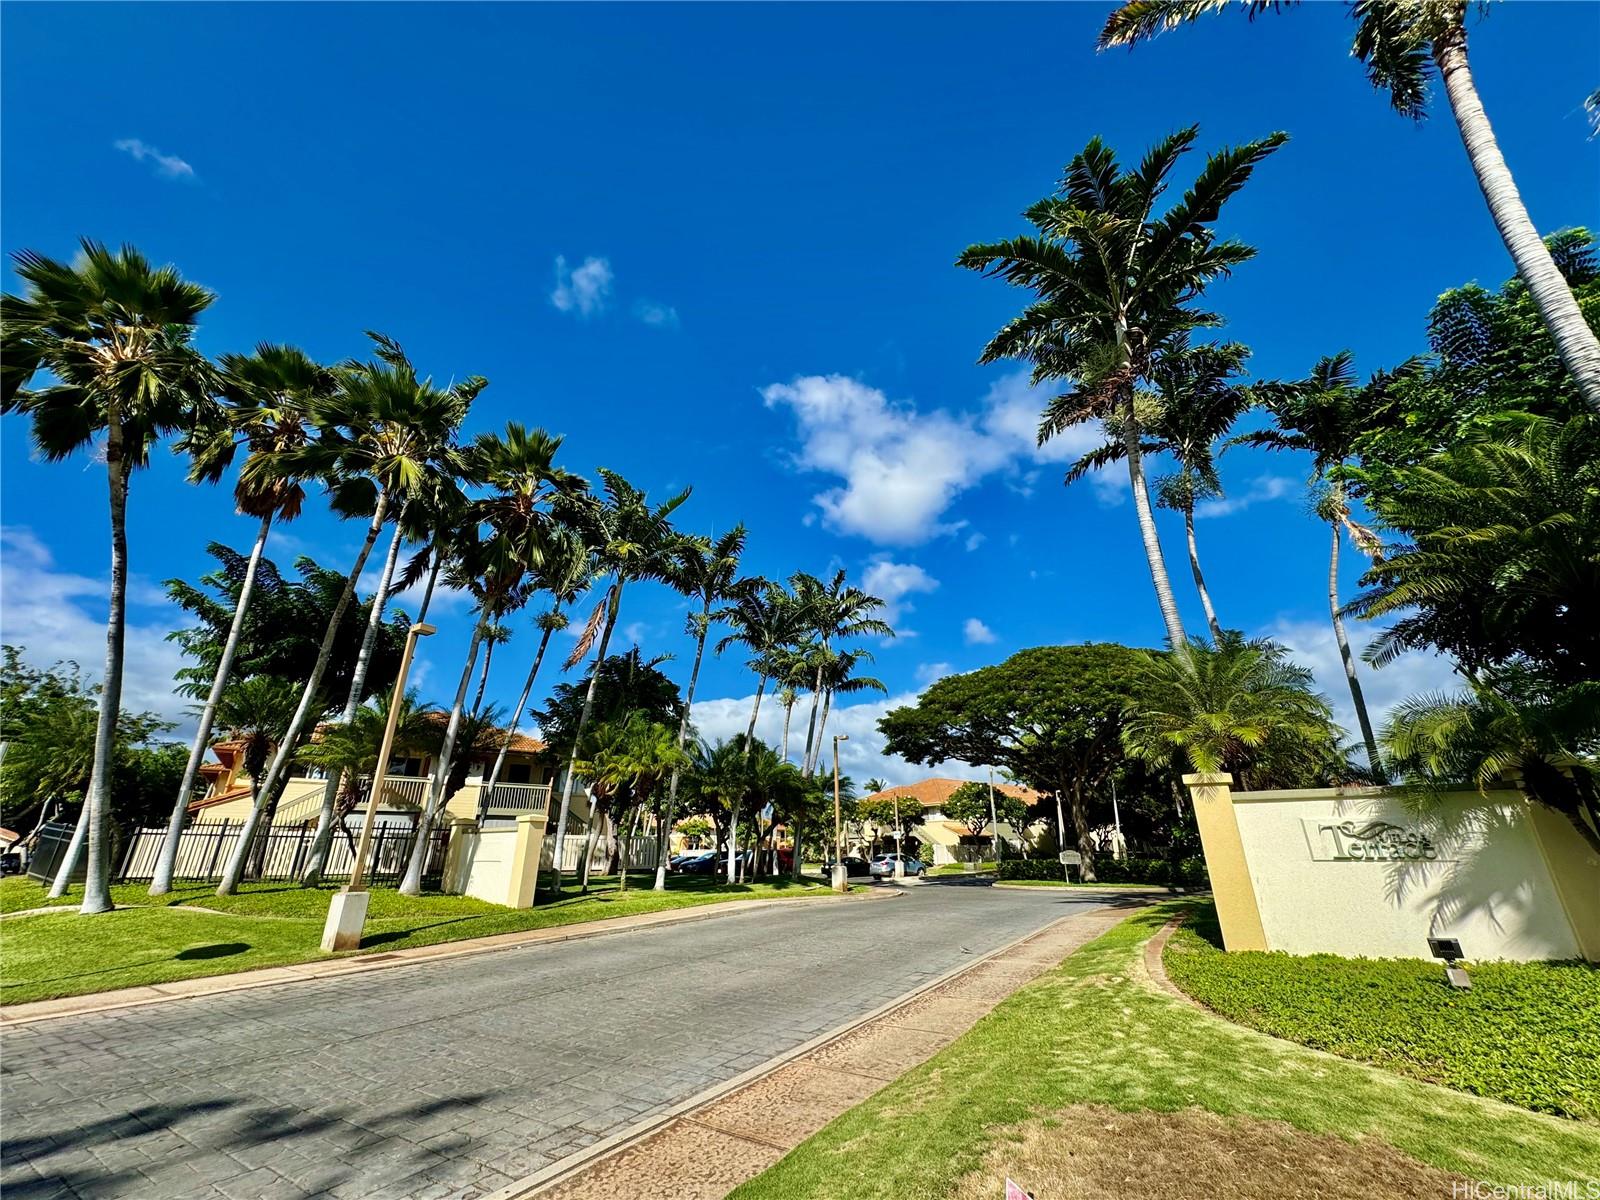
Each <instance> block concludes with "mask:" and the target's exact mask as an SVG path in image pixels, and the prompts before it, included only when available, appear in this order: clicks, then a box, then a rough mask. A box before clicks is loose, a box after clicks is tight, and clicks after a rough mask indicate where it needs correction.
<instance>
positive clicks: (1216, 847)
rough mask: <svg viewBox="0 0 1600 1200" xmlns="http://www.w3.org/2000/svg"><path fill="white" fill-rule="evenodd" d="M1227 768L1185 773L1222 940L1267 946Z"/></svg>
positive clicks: (1237, 946)
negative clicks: (1209, 772)
mask: <svg viewBox="0 0 1600 1200" xmlns="http://www.w3.org/2000/svg"><path fill="white" fill-rule="evenodd" d="M1232 780H1233V776H1231V775H1227V774H1215V773H1213V774H1201V775H1185V776H1184V777H1183V781H1184V783H1186V784H1188V785H1189V795H1190V797H1191V798H1192V799H1193V801H1194V819H1195V824H1197V825H1198V826H1199V827H1200V844H1201V848H1202V849H1203V850H1204V852H1205V856H1206V870H1207V871H1208V872H1209V873H1210V875H1211V895H1212V897H1213V899H1214V901H1215V903H1216V906H1217V920H1218V922H1219V923H1220V924H1221V925H1222V942H1223V946H1224V947H1225V948H1226V949H1228V950H1265V949H1266V948H1267V935H1266V933H1265V932H1264V931H1263V929H1262V925H1261V910H1260V908H1259V907H1258V906H1257V904H1256V893H1255V888H1254V886H1253V885H1252V883H1251V878H1250V868H1249V864H1248V861H1247V859H1246V857H1245V852H1244V844H1243V842H1242V841H1241V840H1240V837H1239V826H1238V823H1237V822H1236V821H1235V820H1234V816H1233V803H1232V799H1231V796H1230V792H1229V784H1230V783H1231V782H1232Z"/></svg>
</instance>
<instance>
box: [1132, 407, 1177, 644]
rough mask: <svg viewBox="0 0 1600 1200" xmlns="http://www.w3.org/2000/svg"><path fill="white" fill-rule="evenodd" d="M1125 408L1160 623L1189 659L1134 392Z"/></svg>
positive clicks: (1135, 503)
mask: <svg viewBox="0 0 1600 1200" xmlns="http://www.w3.org/2000/svg"><path fill="white" fill-rule="evenodd" d="M1123 407H1124V416H1123V421H1122V445H1123V450H1124V452H1125V454H1126V457H1127V460H1128V483H1129V484H1130V485H1131V487H1132V489H1133V509H1134V512H1135V513H1137V514H1138V517H1139V536H1140V537H1141V538H1143V539H1144V556H1145V560H1146V561H1147V562H1148V563H1149V564H1150V581H1151V582H1152V583H1153V584H1154V585H1155V589H1156V603H1157V604H1158V605H1160V607H1161V620H1162V623H1163V624H1165V625H1166V627H1167V641H1168V642H1169V643H1171V645H1172V651H1173V653H1174V654H1179V655H1187V654H1188V653H1189V642H1188V639H1187V638H1186V637H1185V636H1184V632H1183V621H1182V620H1180V619H1179V617H1178V601H1177V599H1176V598H1175V597H1174V596H1173V594H1172V580H1171V579H1170V578H1168V576H1167V560H1166V557H1165V556H1164V555H1163V554H1162V553H1161V538H1160V536H1159V535H1158V534H1157V533H1156V518H1155V513H1154V512H1152V511H1151V508H1150V491H1149V488H1148V487H1147V486H1146V485H1145V478H1144V458H1143V455H1142V453H1141V451H1140V449H1139V426H1138V422H1136V421H1135V420H1134V418H1133V393H1132V391H1131V389H1130V391H1129V392H1128V395H1127V398H1126V399H1125V400H1124V402H1123Z"/></svg>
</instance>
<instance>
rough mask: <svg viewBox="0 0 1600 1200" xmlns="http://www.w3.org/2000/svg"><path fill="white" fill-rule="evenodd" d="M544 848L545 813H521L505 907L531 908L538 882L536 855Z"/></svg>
mask: <svg viewBox="0 0 1600 1200" xmlns="http://www.w3.org/2000/svg"><path fill="white" fill-rule="evenodd" d="M543 849H544V814H543V813H522V814H521V815H520V816H518V817H517V843H516V847H515V848H514V849H513V850H512V852H511V856H512V857H511V882H510V884H509V885H508V886H507V888H506V893H507V894H506V904H507V905H509V906H510V907H511V908H532V907H533V890H534V887H535V885H537V883H538V882H539V853H540V851H542V850H543Z"/></svg>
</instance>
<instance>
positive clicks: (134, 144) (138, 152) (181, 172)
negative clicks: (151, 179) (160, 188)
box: [111, 138, 195, 179]
mask: <svg viewBox="0 0 1600 1200" xmlns="http://www.w3.org/2000/svg"><path fill="white" fill-rule="evenodd" d="M111 144H112V146H113V147H114V148H116V149H118V150H121V151H122V152H123V153H124V154H129V155H132V156H133V158H134V160H135V161H137V162H147V163H149V164H150V165H151V166H152V167H154V168H155V172H156V174H157V175H159V176H161V177H162V178H163V179H193V178H194V177H195V174H194V168H193V167H191V166H190V165H189V164H188V163H186V162H184V161H183V159H181V158H179V157H178V156H177V155H176V154H163V153H161V151H160V150H157V149H156V148H155V147H154V146H152V145H150V143H148V142H146V141H142V140H141V139H139V138H119V139H118V140H117V141H115V142H112V143H111Z"/></svg>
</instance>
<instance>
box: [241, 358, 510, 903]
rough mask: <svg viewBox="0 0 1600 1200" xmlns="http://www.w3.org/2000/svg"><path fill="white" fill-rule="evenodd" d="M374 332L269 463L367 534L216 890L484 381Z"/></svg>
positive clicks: (314, 853) (362, 682)
mask: <svg viewBox="0 0 1600 1200" xmlns="http://www.w3.org/2000/svg"><path fill="white" fill-rule="evenodd" d="M368 336H369V337H371V338H372V340H373V341H374V342H375V343H376V346H377V350H376V355H377V361H375V362H368V363H345V364H343V365H342V366H341V367H340V368H339V369H338V373H337V374H338V386H337V387H336V388H335V389H334V390H333V392H332V393H331V394H330V395H328V396H326V397H318V398H317V399H315V400H314V401H313V402H312V404H311V406H310V415H311V420H312V423H313V424H314V425H316V426H317V427H318V428H319V429H320V430H321V431H322V432H321V436H319V437H318V438H316V439H315V440H314V441H311V442H308V443H307V444H305V445H304V446H301V447H298V448H297V449H294V450H289V451H286V452H284V453H283V454H281V455H279V456H278V459H277V461H275V462H274V463H272V464H270V467H271V469H272V470H273V471H275V472H277V473H280V474H284V475H288V476H291V477H302V478H320V479H324V480H326V481H327V486H328V488H329V490H330V492H331V493H332V496H333V500H334V506H335V508H336V509H337V510H338V511H340V512H342V513H346V514H355V513H360V514H363V515H365V514H370V517H369V520H368V522H367V534H366V538H365V539H364V540H363V542H362V544H361V549H360V551H359V552H358V553H357V555H356V560H355V562H354V564H352V566H351V568H350V573H349V574H348V575H347V576H346V577H345V586H344V590H343V592H342V593H341V595H340V598H339V602H338V604H337V605H336V607H335V610H334V614H333V617H332V619H331V620H330V622H329V624H328V628H327V630H326V632H325V633H324V635H323V639H322V645H321V647H320V648H319V652H318V655H317V663H316V666H315V667H313V669H312V672H311V675H310V677H309V678H308V679H307V680H306V681H305V687H304V690H303V691H302V692H301V696H300V707H299V709H298V711H297V712H296V713H295V719H294V721H293V722H292V723H291V725H290V728H289V731H288V733H287V734H286V735H285V737H284V741H283V744H282V745H281V746H280V747H279V748H278V753H277V754H276V755H275V756H274V757H273V760H272V763H271V765H270V766H269V767H268V768H267V777H266V780H265V781H264V782H263V783H262V788H261V791H262V796H261V798H260V799H258V801H257V803H256V805H255V807H254V808H252V809H251V811H250V813H249V815H248V816H247V817H246V818H245V826H244V829H243V830H242V831H241V834H240V837H239V841H238V843H237V844H236V845H235V848H234V852H233V854H232V856H231V857H230V858H229V861H228V866H227V868H226V869H225V870H224V871H223V875H222V881H221V883H220V884H219V885H218V888H217V893H218V895H223V896H227V895H231V894H232V893H233V892H234V891H236V890H237V888H238V882H239V876H240V872H241V870H242V869H243V866H244V862H245V855H246V854H247V853H248V850H249V843H250V841H251V839H252V838H253V837H254V836H255V831H256V829H257V828H258V827H259V824H260V816H261V811H262V808H263V806H264V805H265V804H267V803H270V802H271V801H272V799H273V797H274V796H275V795H276V793H277V789H279V788H281V787H282V786H283V784H284V783H285V782H286V781H287V778H288V775H287V772H288V767H289V762H290V760H291V758H292V757H293V755H294V753H295V751H296V750H297V749H298V747H299V745H300V743H301V741H302V739H303V738H304V736H305V735H306V734H308V733H309V732H310V728H309V726H310V722H311V720H312V717H313V712H314V710H315V709H316V708H317V707H318V701H319V698H320V697H321V695H322V677H323V674H324V673H325V672H326V670H327V667H328V660H329V658H330V656H331V655H332V652H333V643H334V639H335V637H336V636H337V634H338V628H339V623H340V621H341V620H342V619H343V617H344V613H345V610H346V609H347V608H348V607H349V605H350V602H351V600H352V599H354V597H355V592H356V583H357V581H358V580H359V579H360V578H361V573H362V571H363V570H364V569H365V567H366V563H367V558H368V556H369V555H371V553H372V548H373V546H374V545H375V544H376V543H377V540H378V535H379V533H380V532H381V531H382V529H383V526H384V524H385V522H386V521H388V520H389V518H390V516H391V514H392V513H394V512H398V511H400V510H403V509H404V507H405V504H406V502H407V500H408V499H409V498H410V497H411V495H412V494H413V493H414V492H416V491H417V490H418V489H421V488H426V487H429V486H431V485H432V482H433V480H435V479H436V478H439V477H445V478H448V477H450V476H451V475H453V474H457V473H459V471H458V468H457V466H456V461H455V454H456V451H455V447H454V439H455V432H456V430H457V429H459V428H460V426H461V422H462V421H463V420H464V419H465V418H466V415H467V410H468V409H469V408H470V407H471V404H472V402H473V400H474V399H476V397H477V395H478V393H479V392H481V391H482V390H483V389H484V388H485V387H486V386H487V381H486V380H484V379H482V378H479V377H473V378H470V379H467V380H464V381H463V382H461V383H458V384H455V385H453V386H451V387H449V388H436V387H434V386H433V385H432V383H431V382H430V381H428V380H422V379H418V377H417V373H416V369H415V368H414V367H413V366H412V365H411V363H410V361H409V360H407V359H406V357H405V355H404V352H403V351H401V349H400V348H399V346H398V345H396V344H395V343H394V342H393V341H392V340H391V339H389V338H386V337H384V336H383V335H381V334H368ZM400 536H401V530H400V527H399V525H398V523H397V525H396V530H395V534H394V537H393V538H392V539H391V542H390V546H389V552H388V554H387V556H386V561H385V564H384V570H383V572H382V574H381V575H380V577H379V584H378V590H377V592H376V593H375V594H374V595H373V598H372V607H371V611H370V613H369V616H368V621H367V630H366V634H365V636H364V637H363V639H362V643H361V650H360V653H359V654H358V655H357V658H356V667H355V671H354V672H353V675H352V679H351V688H350V693H349V696H348V697H347V698H346V701H345V705H344V711H343V714H342V715H343V719H344V720H349V719H350V717H352V716H353V715H354V713H355V710H356V708H357V707H359V705H360V702H361V700H360V698H361V696H363V695H364V694H365V691H364V689H365V686H366V677H367V668H368V666H369V665H370V663H371V660H372V649H373V646H374V645H375V643H376V639H377V631H378V627H379V626H380V625H381V624H382V621H383V609H384V606H385V603H386V602H387V600H388V587H389V583H390V581H391V579H392V576H393V570H394V560H395V557H396V556H397V554H398V553H399V539H400ZM337 793H338V781H337V780H336V779H330V780H329V781H328V787H327V788H325V789H324V791H323V797H322V808H321V811H320V812H319V814H318V817H317V829H316V833H315V834H314V835H313V838H312V843H311V851H310V853H309V855H308V865H307V868H306V871H305V874H304V876H303V877H302V882H304V883H306V884H307V885H311V884H314V883H316V882H318V881H320V879H321V877H322V870H323V867H324V865H325V864H326V862H327V855H328V847H329V845H330V844H331V843H332V840H333V816H334V804H335V798H336V796H337Z"/></svg>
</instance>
